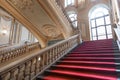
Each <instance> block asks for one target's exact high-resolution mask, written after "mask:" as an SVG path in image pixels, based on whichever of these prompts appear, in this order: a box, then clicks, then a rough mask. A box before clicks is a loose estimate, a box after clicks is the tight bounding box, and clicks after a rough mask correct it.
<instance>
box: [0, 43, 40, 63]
mask: <svg viewBox="0 0 120 80" xmlns="http://www.w3.org/2000/svg"><path fill="white" fill-rule="evenodd" d="M39 47H40V45H39V43H38V42H36V43H29V44H22V45H17V46H12V47H9V48H5V49H2V50H1V51H0V63H3V62H6V61H9V60H11V59H13V58H16V57H18V56H20V55H23V54H25V53H27V52H29V51H32V50H34V49H36V48H39Z"/></svg>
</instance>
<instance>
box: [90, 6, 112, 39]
mask: <svg viewBox="0 0 120 80" xmlns="http://www.w3.org/2000/svg"><path fill="white" fill-rule="evenodd" d="M89 21H90V31H91V39H92V40H100V39H110V38H112V28H111V20H110V14H109V11H108V9H107V8H106V7H104V6H102V5H101V6H100V5H99V6H97V7H95V8H94V9H93V10H92V11H91V12H90V14H89Z"/></svg>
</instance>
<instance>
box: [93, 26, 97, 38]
mask: <svg viewBox="0 0 120 80" xmlns="http://www.w3.org/2000/svg"><path fill="white" fill-rule="evenodd" d="M96 35H97V34H96V29H95V28H94V29H92V36H96Z"/></svg>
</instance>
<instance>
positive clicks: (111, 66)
mask: <svg viewBox="0 0 120 80" xmlns="http://www.w3.org/2000/svg"><path fill="white" fill-rule="evenodd" d="M57 65H75V66H94V67H103V65H104V64H90V63H64V62H61V63H57ZM104 67H105V68H113V67H115V65H113V64H107V65H104Z"/></svg>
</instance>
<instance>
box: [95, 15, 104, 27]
mask: <svg viewBox="0 0 120 80" xmlns="http://www.w3.org/2000/svg"><path fill="white" fill-rule="evenodd" d="M96 24H97V26H100V25H104V18H103V17H101V18H98V19H96Z"/></svg>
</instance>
